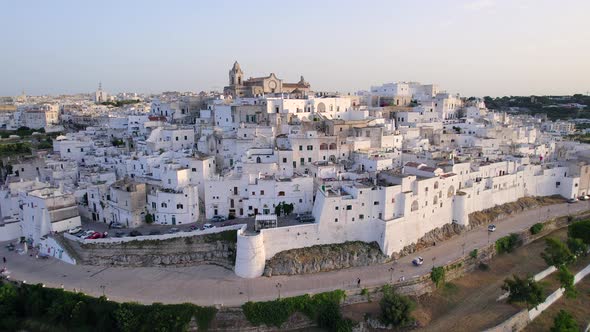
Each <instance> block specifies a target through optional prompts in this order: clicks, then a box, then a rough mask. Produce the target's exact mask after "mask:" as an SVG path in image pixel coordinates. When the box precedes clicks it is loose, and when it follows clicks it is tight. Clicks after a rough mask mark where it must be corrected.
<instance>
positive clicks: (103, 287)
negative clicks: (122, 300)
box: [100, 285, 107, 296]
mask: <svg viewBox="0 0 590 332" xmlns="http://www.w3.org/2000/svg"><path fill="white" fill-rule="evenodd" d="M105 288H107V286H105V285H100V289H102V296H104V290H105Z"/></svg>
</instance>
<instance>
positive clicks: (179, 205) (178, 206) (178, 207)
mask: <svg viewBox="0 0 590 332" xmlns="http://www.w3.org/2000/svg"><path fill="white" fill-rule="evenodd" d="M176 208H177V209H179V210H182V209H183V208H184V207H183V206H182V204H176Z"/></svg>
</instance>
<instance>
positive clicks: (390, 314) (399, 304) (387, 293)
mask: <svg viewBox="0 0 590 332" xmlns="http://www.w3.org/2000/svg"><path fill="white" fill-rule="evenodd" d="M379 305H380V307H381V319H382V320H383V322H384V323H386V324H392V325H393V326H396V327H403V326H408V325H410V324H412V323H413V322H414V319H413V318H412V311H413V310H414V308H415V307H416V304H415V303H414V302H413V301H412V300H411V299H410V298H409V297H407V296H403V295H400V294H396V293H395V291H394V290H393V289H392V288H391V286H389V285H385V286H383V298H381V301H380V302H379Z"/></svg>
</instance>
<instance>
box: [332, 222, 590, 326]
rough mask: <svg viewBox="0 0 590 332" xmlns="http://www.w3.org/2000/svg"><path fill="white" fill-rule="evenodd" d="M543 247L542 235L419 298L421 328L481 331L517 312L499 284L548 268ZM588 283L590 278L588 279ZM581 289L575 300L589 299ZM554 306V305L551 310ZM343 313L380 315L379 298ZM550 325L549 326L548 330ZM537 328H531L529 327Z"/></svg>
mask: <svg viewBox="0 0 590 332" xmlns="http://www.w3.org/2000/svg"><path fill="white" fill-rule="evenodd" d="M549 236H551V237H555V238H559V239H562V240H565V239H566V238H567V230H566V229H561V230H558V231H555V232H553V233H551V234H550V235H549ZM544 248H545V242H544V239H539V240H537V241H535V242H533V243H530V244H529V245H527V246H525V247H521V248H518V249H516V250H515V251H514V252H513V253H510V254H504V255H499V256H496V257H495V258H494V259H493V260H492V262H491V263H490V265H489V267H490V269H489V270H487V271H482V270H477V271H474V272H473V273H470V274H467V275H465V276H463V277H462V278H459V279H455V280H453V281H452V282H451V283H447V284H446V285H444V286H443V287H441V288H440V289H439V290H437V291H436V292H434V293H432V294H427V295H424V296H422V297H420V298H418V299H416V302H417V308H416V310H415V311H414V318H415V319H416V320H417V321H418V324H419V328H418V330H420V331H481V330H483V329H486V328H490V327H493V326H495V325H497V324H499V323H501V322H502V321H504V320H506V319H507V318H509V317H511V316H512V315H514V314H516V313H517V312H519V311H520V310H521V309H522V307H521V306H518V305H511V304H508V303H506V301H497V299H498V297H500V296H501V295H502V294H503V291H502V290H501V288H500V287H501V286H502V284H503V282H504V279H506V278H509V277H511V276H512V275H513V274H516V275H519V276H523V275H526V274H536V273H538V272H540V271H542V270H544V269H545V268H547V264H546V263H545V261H544V260H543V259H542V258H541V256H540V254H541V252H542V251H543V250H544ZM589 262H590V257H586V258H585V259H583V261H580V262H578V263H577V264H576V265H575V266H572V268H571V270H572V271H573V272H577V271H579V270H580V269H581V268H582V267H583V266H585V265H587V264H588V263H589ZM554 275H555V273H554V274H552V275H551V276H550V278H549V279H547V281H546V282H544V284H545V285H546V286H547V290H546V293H547V294H549V293H551V292H553V291H554V290H555V289H557V287H558V286H559V283H558V282H556V281H555V279H554ZM585 283H589V282H588V281H587V280H585ZM588 286H590V285H588ZM584 292H585V293H584ZM580 293H581V294H580V298H579V299H578V300H576V301H582V299H584V298H586V299H587V297H588V295H589V294H590V293H589V292H588V290H585V291H581V292H580ZM582 293H584V295H582ZM570 301H571V300H570ZM586 308H587V309H585V310H581V309H580V310H579V311H583V312H580V313H579V315H580V317H582V316H583V315H586V317H590V303H586ZM554 310H555V309H554V308H553V307H552V308H551V311H554ZM557 311H558V310H557ZM555 312H556V311H555ZM343 313H344V315H345V316H346V317H349V318H351V319H353V320H356V321H359V320H362V319H363V318H364V316H365V314H366V313H368V314H369V315H372V316H374V317H376V316H378V315H379V303H378V302H377V301H376V302H371V303H364V304H355V305H351V306H347V307H345V308H344V309H343ZM572 313H573V312H572ZM543 315H545V314H543ZM552 317H553V316H552V315H550V317H549V320H550V321H551V322H552V320H553V318H552ZM535 323H536V322H535ZM550 326H551V325H549V326H548V327H547V330H548V329H549V327H550ZM537 330H538V329H530V330H529V331H537Z"/></svg>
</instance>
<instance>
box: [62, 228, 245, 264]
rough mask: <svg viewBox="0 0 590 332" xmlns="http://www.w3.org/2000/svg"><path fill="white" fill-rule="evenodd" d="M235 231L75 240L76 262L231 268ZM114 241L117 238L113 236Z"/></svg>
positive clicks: (233, 260) (71, 248) (69, 243)
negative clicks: (203, 265) (212, 265)
mask: <svg viewBox="0 0 590 332" xmlns="http://www.w3.org/2000/svg"><path fill="white" fill-rule="evenodd" d="M236 232H237V231H236V230H224V231H221V232H217V233H207V234H189V235H187V236H176V237H171V236H167V237H157V236H156V237H150V238H148V237H141V238H137V239H134V240H129V239H125V240H124V241H123V240H122V241H108V242H107V241H103V242H100V241H96V242H92V241H74V240H70V239H66V241H67V242H68V245H69V247H70V248H69V249H70V250H73V251H75V253H76V256H77V257H79V260H77V263H79V264H87V265H114V266H133V267H140V266H143V267H146V266H191V265H201V264H214V265H219V266H223V267H226V268H228V269H233V267H234V262H235V258H236ZM113 240H116V239H113Z"/></svg>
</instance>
